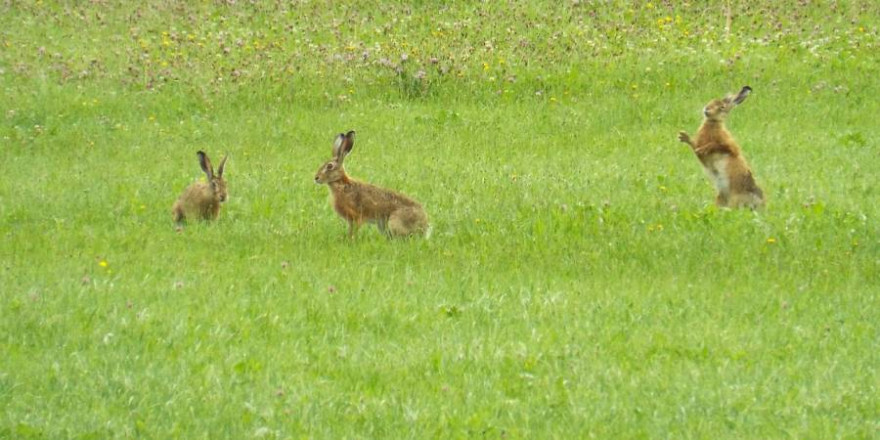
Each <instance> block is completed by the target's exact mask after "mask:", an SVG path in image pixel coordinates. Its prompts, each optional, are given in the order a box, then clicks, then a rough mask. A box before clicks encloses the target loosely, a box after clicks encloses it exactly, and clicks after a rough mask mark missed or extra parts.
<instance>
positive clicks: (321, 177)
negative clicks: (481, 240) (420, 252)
mask: <svg viewBox="0 0 880 440" xmlns="http://www.w3.org/2000/svg"><path fill="white" fill-rule="evenodd" d="M353 146H354V131H349V132H348V133H346V134H342V133H340V134H339V135H338V136H336V141H335V142H334V144H333V158H332V159H330V160H329V161H327V162H326V163H325V164H324V165H321V168H319V169H318V172H317V174H315V183H317V184H319V185H320V184H327V186H328V187H329V188H330V193H331V195H332V196H333V208H334V209H335V210H336V213H337V214H339V216H340V217H342V218H343V219H344V220H345V221H347V222H348V235H349V237H351V238H354V237H355V234H356V233H357V230H358V228H359V227H360V226H361V225H362V224H363V223H364V222H369V223H375V224H376V226H377V227H378V228H379V231H381V232H382V233H384V234H386V235H387V236H389V237H407V236H412V235H423V234H426V233H427V232H428V215H427V214H425V210H424V209H423V208H422V205H420V204H419V203H418V202H416V201H415V200H413V199H410V198H409V197H407V196H405V195H403V194H400V193H397V192H394V191H391V190H388V189H384V188H379V187H378V186H374V185H370V184H369V183H365V182H360V181H357V180H355V179H352V178H351V177H349V176H348V175H347V174H345V168H343V165H342V162H343V160H345V157H346V156H348V154H349V153H351V149H352V147H353Z"/></svg>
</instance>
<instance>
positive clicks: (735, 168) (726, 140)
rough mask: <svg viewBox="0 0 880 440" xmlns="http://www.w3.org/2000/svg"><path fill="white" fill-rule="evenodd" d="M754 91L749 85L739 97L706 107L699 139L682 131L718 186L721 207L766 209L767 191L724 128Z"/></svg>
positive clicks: (717, 203) (728, 98)
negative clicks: (754, 175) (738, 106)
mask: <svg viewBox="0 0 880 440" xmlns="http://www.w3.org/2000/svg"><path fill="white" fill-rule="evenodd" d="M751 91H752V88H751V87H749V86H745V87H743V88H742V90H741V91H740V92H739V94H737V95H736V96H734V95H728V96H727V97H726V98H724V99H714V100H712V101H710V102H709V103H708V104H706V107H705V108H704V109H703V115H704V116H705V119H704V120H703V125H701V126H700V129H699V131H697V137H696V140H692V139H691V137H690V136H688V134H687V133H686V132H684V131H680V132H678V139H679V140H680V141H682V142H684V143H686V144H688V145H690V146H691V148H692V149H693V150H694V153H695V154H696V155H697V159H699V160H700V163H702V164H703V168H705V170H706V174H707V175H708V176H709V180H711V181H712V183H714V184H715V188H716V189H717V190H718V196H717V197H716V198H715V204H716V205H718V206H720V207H730V208H739V207H748V208H750V209H757V208H761V207H763V206H764V193H763V191H761V188H758V185H757V184H756V183H755V178H754V177H752V170H751V169H750V168H749V165H748V163H746V160H745V158H744V157H743V155H742V151H741V150H740V148H739V145H737V143H736V141H735V140H733V137H732V136H731V135H730V132H729V131H727V129H726V128H725V127H724V120H725V119H727V115H728V114H729V113H730V111H731V110H733V108H734V107H736V106H737V105H739V104H740V103H742V102H743V101H745V99H746V97H747V96H749V93H750V92H751Z"/></svg>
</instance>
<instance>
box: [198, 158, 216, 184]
mask: <svg viewBox="0 0 880 440" xmlns="http://www.w3.org/2000/svg"><path fill="white" fill-rule="evenodd" d="M196 154H197V155H198V156H199V165H201V166H202V171H204V172H205V175H207V176H208V180H211V179H213V178H214V167H212V166H211V159H208V155H207V154H205V152H204V151H199V152H198V153H196Z"/></svg>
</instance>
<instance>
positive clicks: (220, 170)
mask: <svg viewBox="0 0 880 440" xmlns="http://www.w3.org/2000/svg"><path fill="white" fill-rule="evenodd" d="M226 159H229V155H228V154H227V155H225V156H223V159H222V160H220V166H218V167H217V177H223V168H224V167H225V166H226Z"/></svg>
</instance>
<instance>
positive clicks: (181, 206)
mask: <svg viewBox="0 0 880 440" xmlns="http://www.w3.org/2000/svg"><path fill="white" fill-rule="evenodd" d="M198 156H199V164H200V165H201V167H202V171H204V172H205V175H206V176H207V181H205V182H196V183H193V184H192V185H190V186H189V187H187V188H186V189H185V190H184V191H183V194H181V195H180V197H179V198H178V199H177V201H176V202H174V206H173V207H172V208H171V215H172V218H173V219H174V222H175V223H178V224H180V223H182V222H184V221H185V220H186V219H187V218H192V219H198V220H215V219H217V217H218V216H219V215H220V204H221V203H222V202H225V201H226V197H227V192H226V180H224V179H223V170H224V168H225V166H226V159H227V158H226V157H224V158H223V160H221V161H220V166H219V167H218V168H217V173H216V174H215V173H214V169H213V167H212V166H211V160H210V159H209V158H208V155H206V154H205V153H204V152H202V151H199V152H198Z"/></svg>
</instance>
